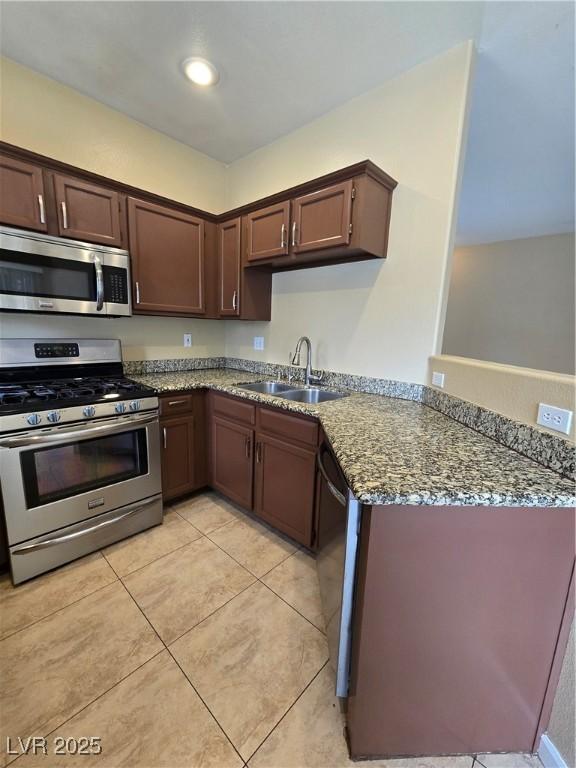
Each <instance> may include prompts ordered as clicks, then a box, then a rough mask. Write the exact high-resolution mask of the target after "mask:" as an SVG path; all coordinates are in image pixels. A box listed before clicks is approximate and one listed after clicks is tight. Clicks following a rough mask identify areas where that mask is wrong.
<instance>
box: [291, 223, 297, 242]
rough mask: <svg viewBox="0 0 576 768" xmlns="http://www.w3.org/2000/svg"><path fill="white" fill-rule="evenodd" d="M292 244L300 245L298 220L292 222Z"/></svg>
mask: <svg viewBox="0 0 576 768" xmlns="http://www.w3.org/2000/svg"><path fill="white" fill-rule="evenodd" d="M292 245H298V243H297V242H296V222H295V221H293V222H292Z"/></svg>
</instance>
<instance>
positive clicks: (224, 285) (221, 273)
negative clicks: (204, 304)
mask: <svg viewBox="0 0 576 768" xmlns="http://www.w3.org/2000/svg"><path fill="white" fill-rule="evenodd" d="M240 224H241V220H240V219H239V218H237V219H232V221H226V222H224V224H219V225H218V283H219V285H218V314H219V315H224V316H228V315H230V316H238V315H239V314H240V269H241V267H240V233H241V226H240Z"/></svg>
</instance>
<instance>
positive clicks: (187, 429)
mask: <svg viewBox="0 0 576 768" xmlns="http://www.w3.org/2000/svg"><path fill="white" fill-rule="evenodd" d="M205 400H206V393H205V392H202V391H195V392H192V393H190V394H185V395H169V396H167V397H161V398H160V443H161V445H162V496H163V497H164V499H165V500H166V501H167V500H169V499H175V498H176V497H178V496H183V495H184V494H186V493H191V492H192V491H196V490H198V489H199V488H203V487H204V486H205V485H207V484H208V462H207V457H206V409H205Z"/></svg>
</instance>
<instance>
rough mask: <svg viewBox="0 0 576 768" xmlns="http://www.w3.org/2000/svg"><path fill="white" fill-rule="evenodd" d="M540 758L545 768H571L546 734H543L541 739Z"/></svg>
mask: <svg viewBox="0 0 576 768" xmlns="http://www.w3.org/2000/svg"><path fill="white" fill-rule="evenodd" d="M538 757H539V758H540V760H541V762H542V764H543V766H544V768H569V766H568V764H567V763H566V762H565V760H564V758H563V757H562V755H561V754H560V752H558V750H557V749H556V747H555V746H554V742H552V741H551V740H550V737H549V736H547V735H546V734H543V735H542V737H541V739H540V746H539V747H538Z"/></svg>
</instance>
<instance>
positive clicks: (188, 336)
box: [184, 333, 192, 347]
mask: <svg viewBox="0 0 576 768" xmlns="http://www.w3.org/2000/svg"><path fill="white" fill-rule="evenodd" d="M184 346H185V347H191V346H192V334H191V333H185V334H184Z"/></svg>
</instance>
